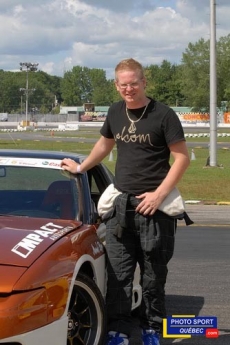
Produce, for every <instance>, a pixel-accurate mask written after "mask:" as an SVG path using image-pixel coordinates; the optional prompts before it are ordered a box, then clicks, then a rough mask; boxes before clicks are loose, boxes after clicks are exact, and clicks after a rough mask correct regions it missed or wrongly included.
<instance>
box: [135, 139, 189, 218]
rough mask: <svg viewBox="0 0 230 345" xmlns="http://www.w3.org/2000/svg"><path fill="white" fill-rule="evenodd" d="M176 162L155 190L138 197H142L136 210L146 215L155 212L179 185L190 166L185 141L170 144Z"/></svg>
mask: <svg viewBox="0 0 230 345" xmlns="http://www.w3.org/2000/svg"><path fill="white" fill-rule="evenodd" d="M169 149H170V152H171V155H172V156H173V159H174V162H173V164H172V166H171V168H170V170H169V172H168V174H167V176H166V177H165V179H164V180H163V181H162V183H161V184H160V185H159V187H158V188H157V189H156V190H155V191H154V192H147V193H143V194H141V195H139V196H138V197H137V198H139V199H142V201H141V202H140V204H139V205H138V206H137V208H136V211H137V212H140V213H142V214H144V215H147V214H151V215H152V214H154V212H155V211H156V210H157V209H158V207H159V205H160V204H161V203H162V202H163V200H164V199H165V198H166V196H167V195H168V194H169V193H170V192H171V190H172V189H173V188H174V187H175V186H176V185H177V183H178V182H179V181H180V179H181V178H182V176H183V174H184V173H185V171H186V169H187V168H188V166H189V163H190V159H189V154H188V149H187V146H186V142H185V141H180V142H178V143H175V144H172V145H170V146H169Z"/></svg>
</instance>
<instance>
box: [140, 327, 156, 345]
mask: <svg viewBox="0 0 230 345" xmlns="http://www.w3.org/2000/svg"><path fill="white" fill-rule="evenodd" d="M142 342H143V345H160V339H159V333H157V332H155V331H154V330H153V329H143V330H142Z"/></svg>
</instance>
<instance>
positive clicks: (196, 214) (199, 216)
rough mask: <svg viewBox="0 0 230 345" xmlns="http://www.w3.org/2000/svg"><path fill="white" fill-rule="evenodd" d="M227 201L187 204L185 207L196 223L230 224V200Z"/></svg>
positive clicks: (211, 224)
mask: <svg viewBox="0 0 230 345" xmlns="http://www.w3.org/2000/svg"><path fill="white" fill-rule="evenodd" d="M229 199H230V196H229ZM223 203H224V202H223ZM225 203H226V204H225V205H222V204H220V205H219V204H217V205H203V204H192V205H191V204H186V207H185V209H186V212H187V213H188V215H189V217H190V218H191V219H192V220H193V222H194V223H195V225H209V226H213V225H226V226H230V205H228V202H225Z"/></svg>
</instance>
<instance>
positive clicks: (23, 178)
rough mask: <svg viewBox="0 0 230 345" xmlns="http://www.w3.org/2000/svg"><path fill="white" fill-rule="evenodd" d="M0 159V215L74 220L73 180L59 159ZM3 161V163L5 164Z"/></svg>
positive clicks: (75, 193)
mask: <svg viewBox="0 0 230 345" xmlns="http://www.w3.org/2000/svg"><path fill="white" fill-rule="evenodd" d="M4 160H5V161H3V160H1V159H0V214H1V215H9V216H26V217H38V218H49V219H53V218H59V219H75V218H76V216H77V214H78V192H77V185H76V181H75V179H74V178H73V177H72V176H71V175H70V174H69V173H67V172H64V171H63V170H61V169H60V163H59V161H56V162H55V161H54V160H53V161H45V160H43V161H42V162H41V161H40V160H38V159H30V160H26V159H18V158H15V160H13V159H12V158H10V159H9V160H8V161H7V160H6V159H5V158H4ZM5 163H6V164H5Z"/></svg>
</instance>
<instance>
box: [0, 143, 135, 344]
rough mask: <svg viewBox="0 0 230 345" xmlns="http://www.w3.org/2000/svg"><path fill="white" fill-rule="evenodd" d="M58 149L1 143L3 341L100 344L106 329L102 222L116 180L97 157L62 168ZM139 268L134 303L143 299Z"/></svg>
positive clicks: (79, 159) (79, 157) (0, 304)
mask: <svg viewBox="0 0 230 345" xmlns="http://www.w3.org/2000/svg"><path fill="white" fill-rule="evenodd" d="M65 157H66V158H71V159H74V160H75V161H77V162H80V163H81V162H82V161H83V160H84V159H85V156H83V155H79V154H75V153H67V152H55V151H36V150H34V151H29V150H0V277H1V281H0V344H4V345H6V344H8V345H40V344H46V345H47V344H48V345H66V344H67V345H79V344H81V345H91V344H92V345H100V344H102V343H103V341H104V337H105V331H106V311H105V305H104V303H105V302H104V300H105V294H106V255H105V246H106V244H105V242H104V238H105V224H104V223H101V221H100V218H99V216H98V214H97V202H98V200H99V198H100V196H101V194H102V193H103V191H104V190H105V188H106V187H107V186H108V185H109V184H110V183H111V182H112V180H113V175H112V173H111V172H110V171H109V170H108V169H107V168H106V167H105V166H104V165H103V164H99V165H97V166H95V167H94V168H92V169H91V170H89V171H88V172H87V173H84V174H77V175H73V174H70V173H68V172H66V171H64V170H63V169H62V168H61V166H60V162H61V160H62V159H63V158H65ZM140 301H141V287H140V285H139V274H138V271H137V272H136V274H135V279H134V287H133V309H135V308H137V307H138V306H139V305H140Z"/></svg>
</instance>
